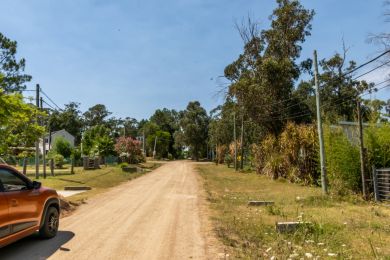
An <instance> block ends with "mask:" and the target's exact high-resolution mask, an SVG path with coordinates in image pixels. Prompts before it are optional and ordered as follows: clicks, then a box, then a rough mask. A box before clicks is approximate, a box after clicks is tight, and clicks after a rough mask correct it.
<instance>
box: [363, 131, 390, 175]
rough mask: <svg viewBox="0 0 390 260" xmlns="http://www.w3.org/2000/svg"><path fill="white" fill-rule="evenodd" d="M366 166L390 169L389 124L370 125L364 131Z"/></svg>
mask: <svg viewBox="0 0 390 260" xmlns="http://www.w3.org/2000/svg"><path fill="white" fill-rule="evenodd" d="M364 140H365V145H366V147H367V157H368V160H367V161H368V166H371V165H374V166H375V167H376V168H385V167H390V124H389V123H385V124H383V125H381V126H375V125H371V126H370V127H369V128H368V129H365V136H364Z"/></svg>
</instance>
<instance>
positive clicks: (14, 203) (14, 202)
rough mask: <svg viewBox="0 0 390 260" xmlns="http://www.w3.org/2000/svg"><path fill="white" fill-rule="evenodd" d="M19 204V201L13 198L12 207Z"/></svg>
mask: <svg viewBox="0 0 390 260" xmlns="http://www.w3.org/2000/svg"><path fill="white" fill-rule="evenodd" d="M17 206H18V201H17V200H16V199H12V200H11V207H17Z"/></svg>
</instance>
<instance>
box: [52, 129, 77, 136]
mask: <svg viewBox="0 0 390 260" xmlns="http://www.w3.org/2000/svg"><path fill="white" fill-rule="evenodd" d="M60 132H65V133H67V134H68V135H70V136H72V137H73V138H75V137H74V136H73V135H72V134H70V133H69V132H68V131H66V130H65V129H61V130H58V131H53V132H51V136H53V135H55V134H57V133H60ZM45 137H49V134H46V135H45Z"/></svg>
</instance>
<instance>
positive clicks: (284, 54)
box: [225, 0, 314, 135]
mask: <svg viewBox="0 0 390 260" xmlns="http://www.w3.org/2000/svg"><path fill="white" fill-rule="evenodd" d="M277 4H278V6H277V8H276V9H275V10H274V11H273V13H272V15H271V16H270V19H271V28H269V29H267V30H262V31H259V30H258V28H257V26H256V24H254V23H252V22H251V21H250V20H249V22H248V26H246V27H241V28H240V34H241V36H242V38H243V40H244V42H245V45H244V52H243V54H241V55H240V56H239V57H238V59H237V60H236V61H234V62H233V63H232V64H230V65H228V66H227V67H226V68H225V77H226V78H227V79H229V80H230V81H231V82H232V83H231V85H230V86H229V89H228V93H229V95H230V96H231V97H233V98H235V99H236V102H237V105H238V107H240V108H243V109H244V111H245V114H246V115H247V116H248V117H249V118H250V119H251V121H253V122H256V123H257V124H258V125H261V126H262V127H264V128H265V129H267V131H268V132H270V133H272V134H274V135H278V134H279V133H280V132H281V131H282V129H283V127H284V125H285V124H286V123H287V118H288V117H292V116H293V115H295V114H296V113H297V112H301V111H300V107H295V108H294V109H289V108H291V107H292V106H296V105H297V103H299V101H298V100H296V99H295V98H294V97H293V90H294V82H295V81H296V80H297V79H298V78H299V76H300V73H301V70H300V67H299V65H298V64H297V62H296V60H297V58H299V57H300V53H301V49H302V47H301V44H302V43H303V42H304V41H305V39H306V37H307V36H309V35H310V31H311V24H310V22H311V20H312V18H313V15H314V11H312V10H307V9H305V8H304V7H303V6H302V5H301V4H300V3H299V1H297V0H277ZM293 120H294V121H298V120H300V118H299V117H296V119H293Z"/></svg>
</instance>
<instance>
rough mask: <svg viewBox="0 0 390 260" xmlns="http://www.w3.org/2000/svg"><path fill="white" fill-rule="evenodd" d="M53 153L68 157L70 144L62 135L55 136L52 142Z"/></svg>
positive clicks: (70, 152)
mask: <svg viewBox="0 0 390 260" xmlns="http://www.w3.org/2000/svg"><path fill="white" fill-rule="evenodd" d="M53 151H54V152H55V154H61V155H62V156H64V158H69V157H70V156H71V154H72V146H71V144H70V143H69V142H68V141H67V140H66V139H65V138H63V137H57V138H56V139H55V141H54V144H53Z"/></svg>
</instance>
